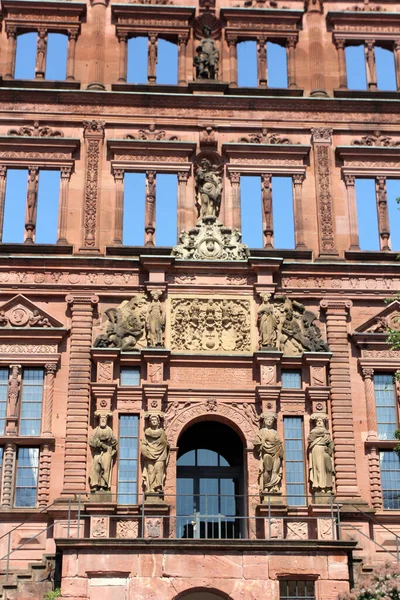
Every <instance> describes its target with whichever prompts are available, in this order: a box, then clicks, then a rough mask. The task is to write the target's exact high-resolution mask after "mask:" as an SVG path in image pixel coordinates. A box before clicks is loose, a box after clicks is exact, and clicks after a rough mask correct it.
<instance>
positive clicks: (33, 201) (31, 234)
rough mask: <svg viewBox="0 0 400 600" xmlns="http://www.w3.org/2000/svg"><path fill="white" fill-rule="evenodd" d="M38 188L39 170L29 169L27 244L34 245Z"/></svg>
mask: <svg viewBox="0 0 400 600" xmlns="http://www.w3.org/2000/svg"><path fill="white" fill-rule="evenodd" d="M38 187H39V169H38V168H37V167H29V168H28V190H27V200H26V220H25V230H26V235H25V244H33V242H34V238H35V230H36V215H37V195H38Z"/></svg>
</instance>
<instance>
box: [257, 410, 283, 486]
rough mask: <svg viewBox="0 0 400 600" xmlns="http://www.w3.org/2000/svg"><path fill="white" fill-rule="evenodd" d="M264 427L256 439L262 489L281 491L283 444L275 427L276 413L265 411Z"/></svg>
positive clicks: (263, 417)
mask: <svg viewBox="0 0 400 600" xmlns="http://www.w3.org/2000/svg"><path fill="white" fill-rule="evenodd" d="M260 419H262V421H263V427H262V428H261V429H260V431H259V432H258V435H257V437H256V439H255V441H254V449H255V451H256V452H257V454H258V457H259V459H260V469H259V482H260V491H261V492H262V493H264V494H271V493H273V494H274V493H275V494H276V493H279V490H280V486H281V481H282V459H283V445H282V442H281V440H280V438H279V435H278V433H277V432H276V430H275V429H274V425H275V422H276V415H275V414H274V413H263V414H262V415H261V417H260Z"/></svg>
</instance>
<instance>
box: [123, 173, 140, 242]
mask: <svg viewBox="0 0 400 600" xmlns="http://www.w3.org/2000/svg"><path fill="white" fill-rule="evenodd" d="M145 196H146V175H145V173H125V175H124V213H123V224H122V244H123V245H124V246H143V244H144V214H145Z"/></svg>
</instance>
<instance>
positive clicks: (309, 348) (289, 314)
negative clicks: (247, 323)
mask: <svg viewBox="0 0 400 600" xmlns="http://www.w3.org/2000/svg"><path fill="white" fill-rule="evenodd" d="M316 318H317V317H316V315H315V314H314V313H313V312H312V311H310V310H306V308H305V306H304V305H303V304H301V303H300V302H297V301H296V300H291V299H290V298H287V297H286V296H275V298H274V299H270V298H269V296H268V295H266V294H265V295H263V296H262V303H261V305H260V308H259V309H258V318H257V326H258V333H259V344H260V350H268V349H270V350H278V351H279V352H283V354H285V355H296V354H301V353H302V352H329V346H328V345H327V343H326V342H325V341H324V340H323V339H322V334H321V331H320V329H319V328H318V327H317V325H315V324H314V321H315V320H316Z"/></svg>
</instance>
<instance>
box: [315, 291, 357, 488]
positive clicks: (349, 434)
mask: <svg viewBox="0 0 400 600" xmlns="http://www.w3.org/2000/svg"><path fill="white" fill-rule="evenodd" d="M351 306H352V303H351V301H349V300H345V299H343V300H342V299H338V300H334V299H332V300H329V299H328V300H323V301H322V302H321V308H323V309H325V311H326V327H327V339H328V344H329V348H330V351H331V352H332V359H331V363H330V387H331V414H332V433H333V441H334V444H335V453H334V459H335V473H336V497H337V498H339V499H340V498H354V497H355V496H359V492H358V487H357V466H356V455H355V440H354V415H353V403H352V394H351V377H350V357H349V349H348V331H347V313H348V310H349V309H350V307H351Z"/></svg>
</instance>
